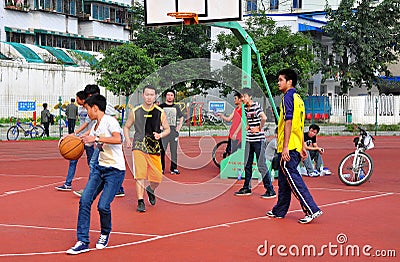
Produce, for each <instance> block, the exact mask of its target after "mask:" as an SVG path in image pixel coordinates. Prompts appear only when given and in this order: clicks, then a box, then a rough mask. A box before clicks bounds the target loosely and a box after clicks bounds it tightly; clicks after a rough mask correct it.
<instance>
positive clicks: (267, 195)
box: [260, 191, 276, 198]
mask: <svg viewBox="0 0 400 262" xmlns="http://www.w3.org/2000/svg"><path fill="white" fill-rule="evenodd" d="M260 197H261V198H274V197H276V193H275V191H266V192H265V194H262V195H261V196H260Z"/></svg>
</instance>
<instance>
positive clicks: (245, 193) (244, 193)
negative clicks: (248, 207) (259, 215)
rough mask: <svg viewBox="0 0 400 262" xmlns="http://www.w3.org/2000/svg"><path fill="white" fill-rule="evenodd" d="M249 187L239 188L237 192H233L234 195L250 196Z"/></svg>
mask: <svg viewBox="0 0 400 262" xmlns="http://www.w3.org/2000/svg"><path fill="white" fill-rule="evenodd" d="M250 195H251V189H248V188H241V189H240V190H239V191H238V192H235V196H250Z"/></svg>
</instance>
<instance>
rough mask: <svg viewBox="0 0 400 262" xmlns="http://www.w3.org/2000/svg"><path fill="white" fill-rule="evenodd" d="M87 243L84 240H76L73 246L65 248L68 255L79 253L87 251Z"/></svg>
mask: <svg viewBox="0 0 400 262" xmlns="http://www.w3.org/2000/svg"><path fill="white" fill-rule="evenodd" d="M88 251H89V245H88V244H87V243H85V242H82V241H78V242H76V244H75V246H73V247H71V248H70V249H68V250H67V254H69V255H78V254H80V253H84V252H88Z"/></svg>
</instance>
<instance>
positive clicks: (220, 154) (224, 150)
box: [212, 140, 231, 168]
mask: <svg viewBox="0 0 400 262" xmlns="http://www.w3.org/2000/svg"><path fill="white" fill-rule="evenodd" d="M228 145H229V141H228V140H225V141H221V142H219V143H217V144H216V145H215V146H214V148H213V150H212V160H213V162H214V164H215V165H216V166H217V167H218V168H219V167H220V166H221V165H220V163H221V161H222V159H224V158H226V157H227V156H229V155H230V154H231V152H230V150H229V148H228Z"/></svg>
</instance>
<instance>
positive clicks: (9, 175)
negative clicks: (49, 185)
mask: <svg viewBox="0 0 400 262" xmlns="http://www.w3.org/2000/svg"><path fill="white" fill-rule="evenodd" d="M0 176H5V177H21V178H24V177H33V178H60V177H65V176H46V175H26V174H0Z"/></svg>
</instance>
